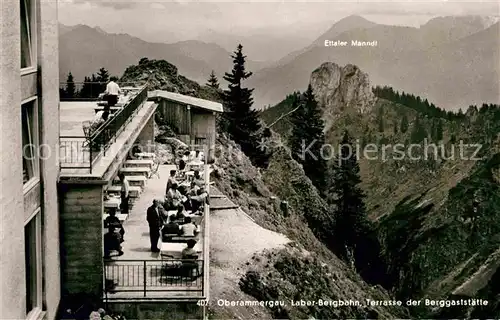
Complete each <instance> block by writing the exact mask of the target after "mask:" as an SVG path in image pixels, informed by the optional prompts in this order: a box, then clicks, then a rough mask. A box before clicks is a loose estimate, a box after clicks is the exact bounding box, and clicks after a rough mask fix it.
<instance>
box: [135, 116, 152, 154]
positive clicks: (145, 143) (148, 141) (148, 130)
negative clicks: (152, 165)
mask: <svg viewBox="0 0 500 320" xmlns="http://www.w3.org/2000/svg"><path fill="white" fill-rule="evenodd" d="M154 141H155V118H154V116H153V117H151V118H150V119H149V120H148V122H147V123H146V124H145V125H144V128H143V129H142V131H141V133H140V134H139V136H138V137H137V140H136V141H135V143H136V144H137V145H140V146H141V148H142V150H143V151H144V152H153V148H152V147H153V145H154Z"/></svg>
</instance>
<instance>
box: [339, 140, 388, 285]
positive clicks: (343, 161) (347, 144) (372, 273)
mask: <svg viewBox="0 0 500 320" xmlns="http://www.w3.org/2000/svg"><path fill="white" fill-rule="evenodd" d="M340 147H341V148H340V154H339V157H338V158H337V164H336V166H335V168H334V170H333V176H332V181H331V183H330V192H331V194H333V197H334V199H333V204H334V205H335V208H336V212H335V227H334V234H335V237H336V239H335V241H336V242H337V243H336V247H337V248H338V249H337V250H338V253H339V254H340V256H341V257H343V258H344V259H347V258H348V256H349V253H350V252H352V253H353V257H354V260H355V266H356V269H357V270H358V272H359V273H360V274H361V275H362V276H363V278H364V279H365V280H366V281H367V282H369V283H380V284H385V277H384V273H385V264H384V262H383V259H382V258H381V246H380V243H379V241H378V239H377V236H376V233H375V229H374V227H373V225H372V224H371V222H370V221H369V220H368V217H367V215H366V208H365V204H364V197H365V195H364V194H363V191H362V190H361V188H360V187H359V184H360V183H361V178H360V175H359V164H358V162H357V158H356V154H355V148H354V146H353V145H352V140H351V138H350V136H349V134H348V132H347V131H346V132H344V136H343V138H342V142H341V145H340Z"/></svg>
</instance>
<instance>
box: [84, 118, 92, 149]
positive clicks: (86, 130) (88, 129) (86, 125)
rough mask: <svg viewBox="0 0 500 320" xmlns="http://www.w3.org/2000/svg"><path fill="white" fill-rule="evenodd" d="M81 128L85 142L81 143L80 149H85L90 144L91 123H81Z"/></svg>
mask: <svg viewBox="0 0 500 320" xmlns="http://www.w3.org/2000/svg"><path fill="white" fill-rule="evenodd" d="M82 127H83V134H84V136H85V142H84V143H83V145H82V147H84V148H87V147H90V142H91V135H92V121H83V122H82Z"/></svg>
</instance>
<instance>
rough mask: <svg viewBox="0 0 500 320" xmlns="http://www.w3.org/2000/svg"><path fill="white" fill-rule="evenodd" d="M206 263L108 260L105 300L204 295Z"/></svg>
mask: <svg viewBox="0 0 500 320" xmlns="http://www.w3.org/2000/svg"><path fill="white" fill-rule="evenodd" d="M203 266H204V263H203V260H182V259H162V260H104V278H105V283H104V294H105V299H106V300H113V299H131V300H133V299H144V298H146V299H166V300H168V299H172V300H174V299H176V298H179V297H182V298H187V297H193V298H196V297H202V295H203V290H204V281H203V280H204V276H203V275H204V270H203Z"/></svg>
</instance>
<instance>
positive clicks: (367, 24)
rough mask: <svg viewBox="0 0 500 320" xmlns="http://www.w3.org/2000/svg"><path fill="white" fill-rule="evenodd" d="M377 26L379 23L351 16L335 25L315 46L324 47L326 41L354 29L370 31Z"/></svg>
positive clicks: (315, 42)
mask: <svg viewBox="0 0 500 320" xmlns="http://www.w3.org/2000/svg"><path fill="white" fill-rule="evenodd" d="M377 25H378V24H377V23H375V22H372V21H370V20H367V19H365V18H363V17H361V16H358V15H350V16H347V17H345V18H343V19H340V20H339V21H337V22H336V23H334V24H333V26H331V28H330V29H328V30H327V31H326V32H325V33H323V34H322V35H321V36H320V37H319V38H318V39H316V41H314V43H313V45H323V43H324V41H325V40H333V39H335V37H337V36H338V35H340V34H342V33H344V32H346V31H350V30H354V29H368V28H373V27H375V26H377Z"/></svg>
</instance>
